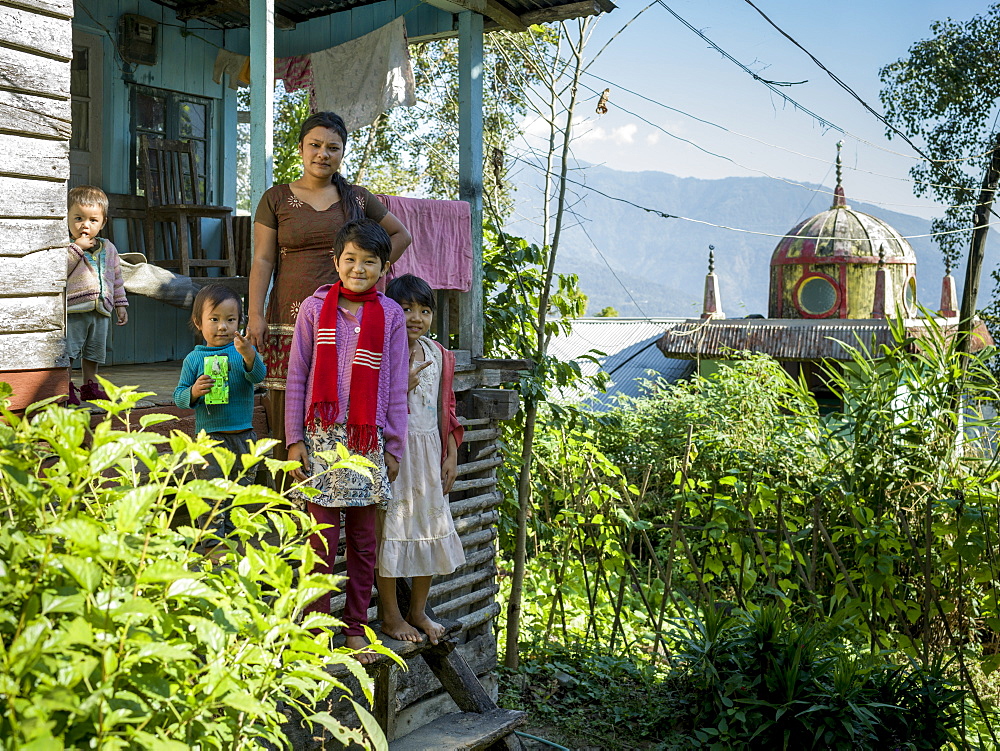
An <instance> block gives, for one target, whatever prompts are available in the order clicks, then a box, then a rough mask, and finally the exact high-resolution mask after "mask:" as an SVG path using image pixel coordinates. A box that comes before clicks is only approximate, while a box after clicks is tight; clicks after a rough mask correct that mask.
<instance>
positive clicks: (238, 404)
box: [174, 284, 267, 552]
mask: <svg viewBox="0 0 1000 751" xmlns="http://www.w3.org/2000/svg"><path fill="white" fill-rule="evenodd" d="M242 318H243V303H242V301H241V300H240V297H239V295H237V294H236V293H235V292H233V290H231V289H229V288H228V287H225V286H223V285H221V284H208V285H206V286H204V287H202V288H201V289H200V290H199V291H198V295H197V296H196V297H195V298H194V307H193V308H192V310H191V326H192V328H194V329H195V330H196V331H197V332H198V333H199V334H200V335H201V337H202V338H203V339H204V340H205V343H204V344H199V345H198V346H197V347H195V348H194V351H193V352H191V353H190V354H189V355H188V356H187V357H185V358H184V366H183V367H182V368H181V377H180V381H179V382H178V383H177V388H176V390H175V391H174V404H176V405H177V406H178V407H180V408H181V409H190V408H191V407H194V427H195V430H197V431H199V432H200V431H202V430H204V431H205V432H206V433H208V435H209V437H211V438H213V439H214V440H216V441H219V442H220V443H221V444H222V447H223V448H227V449H229V450H230V451H232V452H233V453H234V454H236V456H237V457H239V456H240V455H241V454H245V453H247V452H248V446H249V444H250V442H251V441H256V440H257V434H256V433H255V432H254V430H253V389H254V386H255V385H256V384H258V383H260V382H261V381H263V380H264V376H265V375H266V374H267V372H266V368H265V367H264V361H263V360H262V359H261V357H260V355H258V354H257V352H256V350H254V348H253V346H252V345H251V344H250V342H249V340H248V339H246V338H245V337H242V336H240V332H239V326H240V322H241V320H242ZM212 355H221V356H222V357H225V358H226V360H227V365H226V372H227V378H226V385H227V386H228V391H229V393H228V397H227V399H226V401H225V402H222V403H211V404H210V403H208V402H209V401H213V402H214V401H215V399H214V398H213V399H211V400H206V398H205V397H206V395H208V394H209V392H210V391H211V390H212V386H213V385H214V383H215V381H214V379H213V378H212V376H211V375H208V374H207V373H206V372H205V358H206V357H210V356H212ZM213 364H214V363H213V362H212V361H209V365H210V367H211V366H213ZM219 401H220V402H221V399H220V400H219ZM242 468H243V464H242V462H240V460H239V459H238V458H237V460H236V463H235V464H234V465H233V470H232V471H233V475H235V474H236V473H237V472H239V471H240V470H241V469H242ZM198 476H199V477H200V478H202V479H207V480H211V479H216V478H220V477H222V476H223V475H222V468H221V467H220V466H219V464H218V462H216V461H215V458H214V457H209V459H208V467H207V468H206V469H204V470H201V471H199V472H198ZM250 481H251V478H250V477H249V476H244V477H243V478H242V480H241V482H243V483H244V484H249V483H250ZM196 523H197V525H198V526H199V527H203V528H206V532H208V533H209V534H210V535H215V537H218V538H220V539H221V538H223V537H226V536H227V535H229V534H232V532H233V523H232V521H230V519H229V510H228V509H226V508H223V509H220V510H218V511H217V512H216V514H215V516H214V517H213V516H212V512H208V513H206V514H203V515H202V516H201V517H199V518H198V520H197V522H196ZM214 543H215V540H214V538H210V542H209V544H208V545H205V544H201V545H200V548H201V549H203V550H206V552H208V549H209V548H210V547H214Z"/></svg>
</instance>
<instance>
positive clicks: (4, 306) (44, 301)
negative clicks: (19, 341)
mask: <svg viewBox="0 0 1000 751" xmlns="http://www.w3.org/2000/svg"><path fill="white" fill-rule="evenodd" d="M64 308H65V304H64V303H63V296H62V295H39V296H35V297H0V331H3V332H5V333H18V332H31V331H40V332H46V331H62V328H63V310H64ZM22 354H25V353H22ZM21 367H24V368H30V367H34V366H31V365H24V366H21Z"/></svg>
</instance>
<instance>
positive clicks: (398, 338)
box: [285, 284, 410, 460]
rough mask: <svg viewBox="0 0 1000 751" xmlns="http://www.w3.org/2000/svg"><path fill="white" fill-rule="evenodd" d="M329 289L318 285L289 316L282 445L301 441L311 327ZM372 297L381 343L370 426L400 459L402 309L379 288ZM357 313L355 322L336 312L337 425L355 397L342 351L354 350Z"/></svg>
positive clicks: (404, 362)
mask: <svg viewBox="0 0 1000 751" xmlns="http://www.w3.org/2000/svg"><path fill="white" fill-rule="evenodd" d="M329 290H330V285H329V284H324V285H323V286H322V287H320V288H319V289H317V290H316V292H314V293H313V295H312V296H311V297H307V298H306V299H305V300H303V301H302V305H301V307H300V308H299V315H298V318H297V319H296V320H295V334H294V336H293V337H292V349H291V352H290V353H289V356H288V378H287V380H286V382H285V443H286V444H287V445H288V446H291V445H292V444H293V443H298V442H299V441H301V440H304V436H305V415H306V412H307V410H308V406H309V404H311V403H312V391H313V377H314V375H315V371H314V370H313V362H315V360H316V327H317V326H318V325H319V314H320V311H321V310H322V309H323V301H324V300H326V293H327V292H328V291H329ZM378 301H379V302H380V303H381V304H382V309H383V310H384V311H385V341H384V344H383V347H382V370H381V371H380V372H379V377H378V401H377V403H376V405H375V424H376V425H378V426H379V427H381V428H382V437H383V438H384V440H385V450H386V451H387V452H388V453H390V454H392V455H393V456H394V457H396V459H397V460H399V459H402V458H403V451H404V449H405V448H406V421H407V408H406V387H407V385H408V383H409V364H410V356H409V346H408V345H407V340H406V318H405V316H404V315H403V309H402V308H401V307H399V305H398V304H397V303H396V302H394V301H393V300H390V299H389V298H388V297H386V296H385V295H383V294H382V293H381V292H379V293H378ZM358 314H359V315H358V318H357V319H355V320H357V321H358V324H357V325H352V324H354V321H349V320H348V316H347V315H345V313H344V311H343V310H338V311H337V385H338V390H339V392H340V393H339V395H338V398H339V402H340V414H339V415H338V416H337V422H339V423H344V422H346V415H347V404H348V400H349V399H350V398H351V397H352V396H355V395H353V394H351V393H350V385H349V384H350V367H351V358H350V357H348V356H346V355H348V354H349V353H350V352H353V351H354V350H355V349H356V348H357V338H358V332H357V331H355V328H358V326H359V325H360V320H359V319H360V317H361V316H360V314H361V311H360V310H359V311H358ZM352 318H354V317H353V316H352ZM355 398H356V397H355Z"/></svg>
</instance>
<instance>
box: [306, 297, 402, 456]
mask: <svg viewBox="0 0 1000 751" xmlns="http://www.w3.org/2000/svg"><path fill="white" fill-rule="evenodd" d="M341 295H343V296H344V297H345V298H346V299H348V300H350V301H351V302H360V303H362V304H363V305H364V312H363V314H362V316H361V333H360V334H358V348H357V350H356V351H355V353H354V362H352V363H351V399H350V401H349V402H348V405H347V448H348V449H350V450H351V451H353V452H354V453H356V454H370V453H371V452H373V451H375V450H376V449H377V448H378V429H377V427H376V425H375V407H376V405H377V404H378V374H379V369H380V368H381V367H382V346H383V344H384V343H385V311H384V310H383V309H382V304H381V303H379V301H378V295H377V293H376V292H375V288H374V287H373V288H372V289H369V290H366V291H365V292H361V293H360V294H358V293H354V292H351V291H350V290H349V289H344V288H343V286H342V285H341V283H340V282H337V283H336V284H334V285H333V286H332V287H331V288H330V291H329V292H328V293H327V295H326V300H324V301H323V308H322V310H321V311H320V314H319V329H318V330H317V331H316V362H315V363H314V365H313V370H314V375H313V391H312V404H310V405H309V412H308V413H307V414H306V424H307V425H308V424H312V423H313V422H314V421H315V423H316V424H317V425H318V426H319V427H321V428H330V427H331V426H333V425H334V423H335V422H336V420H337V413H338V412H340V404H339V399H338V397H339V388H338V383H337V374H338V370H337V303H338V300H339V299H340V296H341Z"/></svg>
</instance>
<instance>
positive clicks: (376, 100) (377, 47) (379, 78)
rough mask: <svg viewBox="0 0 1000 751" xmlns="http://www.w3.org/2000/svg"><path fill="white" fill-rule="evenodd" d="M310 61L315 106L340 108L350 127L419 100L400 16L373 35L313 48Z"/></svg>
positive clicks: (349, 128)
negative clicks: (316, 48)
mask: <svg viewBox="0 0 1000 751" xmlns="http://www.w3.org/2000/svg"><path fill="white" fill-rule="evenodd" d="M309 60H310V62H311V63H312V76H313V91H314V96H313V102H312V109H313V111H316V112H320V111H324V110H328V111H331V112H336V113H337V114H338V115H340V116H341V117H342V118H344V124H345V125H346V126H347V130H348V131H349V132H350V131H354V130H357V129H358V128H362V127H364V126H365V125H371V124H372V123H373V122H374V121H375V118H376V117H378V116H379V115H381V114H382V113H383V112H386V111H388V110H390V109H392V108H393V107H412V106H413V105H414V104H416V103H417V95H416V85H415V83H414V81H413V67H412V66H411V64H410V50H409V48H408V47H407V44H406V23H405V22H404V20H403V18H402V16H400V17H399V18H397V19H396V20H395V21H392V22H391V23H388V24H386V25H385V26H383V27H381V28H379V29H375V31H373V32H371V33H370V34H365V35H364V36H362V37H358V38H357V39H352V40H351V41H349V42H344V43H343V44H338V45H337V46H336V47H331V48H330V49H326V50H322V51H320V52H314V53H313V54H311V55H309Z"/></svg>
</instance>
